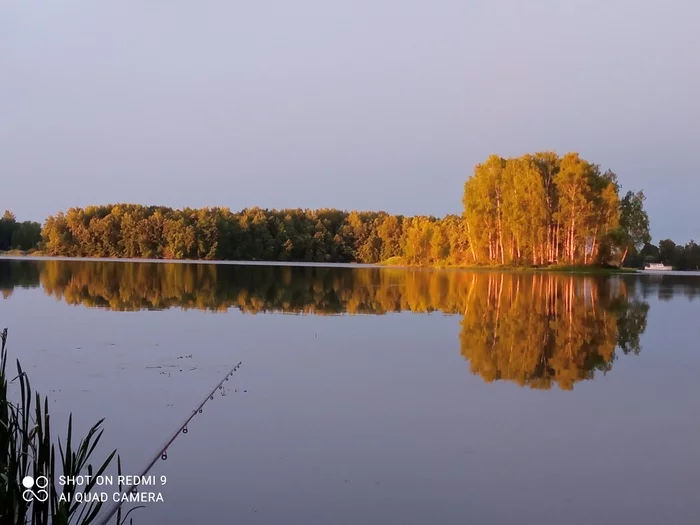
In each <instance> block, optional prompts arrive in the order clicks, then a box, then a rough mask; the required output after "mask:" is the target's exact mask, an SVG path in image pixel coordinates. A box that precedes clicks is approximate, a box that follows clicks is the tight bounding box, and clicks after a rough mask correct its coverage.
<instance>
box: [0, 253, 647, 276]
mask: <svg viewBox="0 0 700 525" xmlns="http://www.w3.org/2000/svg"><path fill="white" fill-rule="evenodd" d="M0 259H7V260H34V261H47V260H49V261H66V262H71V261H83V262H141V263H161V264H163V263H175V264H227V265H235V266H311V267H328V268H396V269H406V270H467V271H497V272H558V273H572V274H595V275H612V274H621V273H622V274H630V273H639V272H640V271H641V270H639V269H636V268H602V267H598V266H569V265H550V266H541V267H537V266H509V265H412V264H408V263H406V262H405V261H402V260H401V258H399V257H392V258H391V259H388V260H386V261H382V262H379V263H376V264H366V263H336V262H318V261H243V260H239V261H231V260H212V259H143V258H126V257H125V258H117V257H65V256H51V255H45V254H43V253H42V252H38V251H37V252H22V251H20V250H12V251H8V252H0Z"/></svg>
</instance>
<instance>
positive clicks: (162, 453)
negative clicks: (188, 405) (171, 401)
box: [98, 361, 243, 525]
mask: <svg viewBox="0 0 700 525" xmlns="http://www.w3.org/2000/svg"><path fill="white" fill-rule="evenodd" d="M242 364H243V362H242V361H239V362H238V364H237V365H235V366H234V367H233V368H232V369H231V370H230V371H229V373H228V374H226V376H224V378H223V379H222V380H221V381H219V382H218V383H217V385H216V386H215V387H214V388H213V389H212V391H211V392H209V394H207V395H206V397H205V398H204V400H203V401H202V402H201V403H200V404H199V406H198V407H197V408H195V409H194V410H193V411H192V414H190V416H189V417H188V418H187V419H186V420H185V422H184V423H183V424H182V425H180V426H179V427H178V429H177V430H176V431H175V433H174V434H173V435H172V437H171V438H170V439H169V440H168V441H167V442H166V443H165V445H163V446H162V447H161V448H160V449H158V452H157V453H156V454H155V456H153V459H152V460H151V462H150V463H149V464H148V466H147V467H146V468H145V469H144V471H143V472H142V473H141V474H139V475H138V477H137V478H136V479H142V478H143V477H145V476H146V474H148V473H149V472H150V470H151V469H152V468H153V466H154V465H155V464H156V463H157V462H158V460H159V459H161V460H163V461H165V460H166V459H168V447H169V446H170V445H172V443H173V441H175V440H176V439H177V437H178V436H179V435H180V434H181V433H182V434H187V425H188V424H189V422H190V421H192V419H194V416H196V415H197V414H201V413H202V407H204V405H206V404H207V402H208V401H211V400H212V399H214V394H215V393H216V391H217V390H220V389H221V388H222V387H223V384H224V382H225V381H228V379H229V377H232V376H233V374H234V373H236V372H237V371H238V369H239V368H240V367H241V365H242ZM136 488H137V485H135V484H134V485H131V486H130V487H129V488H128V489H127V490H126V491H124V490H122V491H120V494H131V493H132V492H134V491H135V490H136ZM119 499H120V501H119V502H118V503H117V504H116V505H115V506H114V507H113V508H112V509H111V510H110V511H109V513H108V514H107V515H106V516H105V517H104V518H102V520H101V521H100V522H99V524H98V525H107V523H108V522H109V520H110V519H112V517H113V516H114V515H115V514H116V513H117V511H118V510H119V509H120V508H121V506H122V505H123V503H124V502H123V501H121V498H119ZM118 525H121V524H118Z"/></svg>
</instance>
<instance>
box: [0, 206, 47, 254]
mask: <svg viewBox="0 0 700 525" xmlns="http://www.w3.org/2000/svg"><path fill="white" fill-rule="evenodd" d="M0 209H1V208H0ZM40 242H41V224H39V223H38V222H32V221H24V222H18V221H17V219H16V218H15V216H14V214H13V213H12V212H10V211H5V213H4V214H3V216H2V218H0V251H7V250H31V249H32V248H36V247H37V246H38V245H39V243H40Z"/></svg>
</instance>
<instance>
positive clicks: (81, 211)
mask: <svg viewBox="0 0 700 525" xmlns="http://www.w3.org/2000/svg"><path fill="white" fill-rule="evenodd" d="M42 235H43V241H44V244H43V251H44V252H45V253H47V254H49V255H61V256H81V257H127V258H131V257H135V258H151V259H219V260H252V261H308V262H340V263H343V262H362V263H376V262H379V261H384V260H387V259H391V258H393V257H401V258H402V260H403V261H405V262H406V263H408V264H440V263H444V264H464V263H466V262H467V260H468V257H467V254H468V250H467V237H466V235H465V232H464V222H463V221H462V220H461V218H459V217H457V216H452V215H449V216H447V217H445V218H443V219H437V218H435V217H423V216H419V217H404V216H401V215H390V214H388V213H385V212H358V211H351V212H346V211H341V210H334V209H321V210H302V209H294V210H266V209H261V208H248V209H245V210H243V211H240V212H231V211H230V210H228V209H226V208H203V209H190V208H185V209H182V210H174V209H171V208H166V207H159V206H140V205H130V204H117V205H109V206H89V207H87V208H71V209H70V210H68V212H66V213H58V214H56V215H55V216H50V217H49V218H48V219H47V220H46V223H45V225H44V229H43V232H42Z"/></svg>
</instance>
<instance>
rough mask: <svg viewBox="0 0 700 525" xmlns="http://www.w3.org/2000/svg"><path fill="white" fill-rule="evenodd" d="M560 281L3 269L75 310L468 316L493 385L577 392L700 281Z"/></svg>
mask: <svg viewBox="0 0 700 525" xmlns="http://www.w3.org/2000/svg"><path fill="white" fill-rule="evenodd" d="M669 277H670V280H661V281H657V280H650V279H647V278H645V277H643V276H642V277H637V276H619V277H611V278H592V277H574V276H569V275H562V274H556V273H547V274H533V273H510V274H509V273H486V272H479V273H472V272H462V271H432V270H401V269H389V268H366V267H365V268H363V267H360V268H339V267H330V268H329V267H303V266H301V267H300V266H295V267H289V266H238V265H210V264H162V263H144V262H138V263H130V262H94V261H69V262H66V261H51V260H47V261H0V290H2V291H3V294H4V295H6V296H7V295H8V294H9V293H11V291H12V289H13V288H14V287H15V286H23V287H27V286H35V287H36V286H40V285H41V286H42V287H43V289H44V291H45V292H46V293H47V294H49V295H52V296H54V297H57V298H60V299H62V300H63V301H65V302H66V303H68V304H75V305H83V306H87V307H97V308H108V309H113V310H124V311H133V310H142V309H149V310H162V309H167V308H173V307H179V308H184V309H189V308H193V309H200V310H212V311H225V310H227V309H229V308H236V309H239V310H240V311H242V312H247V313H259V312H291V313H302V314H315V315H328V314H342V313H349V314H385V313H389V312H400V311H411V312H432V311H441V312H444V313H447V314H461V315H463V319H462V322H461V332H460V343H461V352H462V355H464V357H465V358H466V359H467V360H468V361H469V363H470V368H471V370H472V372H473V373H475V374H478V375H479V376H481V377H483V378H484V380H486V381H494V380H499V379H500V380H507V381H513V382H516V383H518V384H520V385H523V386H528V387H530V388H550V387H551V386H552V385H554V384H557V385H559V386H560V387H561V388H563V389H571V388H573V386H574V384H575V383H576V382H578V381H581V380H584V379H590V378H592V377H593V376H594V374H595V372H596V371H601V372H603V373H605V372H607V371H609V370H610V369H611V367H612V363H613V361H614V360H615V357H616V352H619V351H620V350H621V351H622V353H625V354H627V353H639V351H640V349H641V345H640V338H641V334H642V333H643V332H644V330H645V328H646V318H647V313H648V310H649V306H648V304H647V303H646V302H645V301H644V298H645V297H647V296H649V295H650V294H653V293H657V294H658V296H659V297H660V298H667V297H669V296H670V295H673V294H676V293H678V294H681V293H682V294H684V295H685V296H687V297H690V298H691V299H692V298H693V297H695V296H696V295H697V293H698V290H699V289H700V286H699V283H700V281H699V280H696V279H684V280H683V281H679V280H678V279H679V278H677V277H675V276H669Z"/></svg>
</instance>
